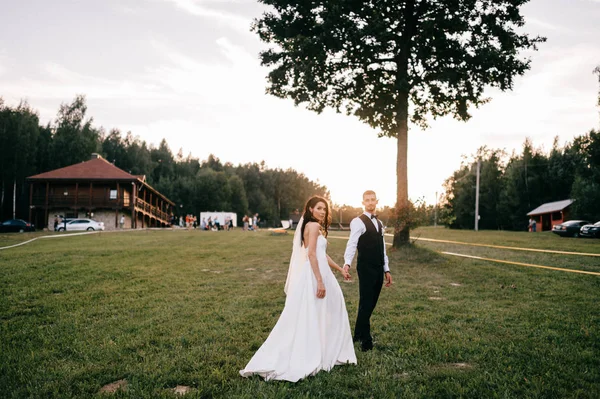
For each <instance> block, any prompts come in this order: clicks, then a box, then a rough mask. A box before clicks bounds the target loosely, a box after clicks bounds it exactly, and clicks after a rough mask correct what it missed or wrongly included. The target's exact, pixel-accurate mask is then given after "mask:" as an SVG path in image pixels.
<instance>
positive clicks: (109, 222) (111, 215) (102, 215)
mask: <svg viewBox="0 0 600 399" xmlns="http://www.w3.org/2000/svg"><path fill="white" fill-rule="evenodd" d="M93 214H94V215H93V216H92V217H91V218H90V217H88V216H87V212H86V211H78V212H76V211H73V210H68V209H54V210H52V213H51V214H48V225H47V226H45V227H48V230H50V231H52V230H54V217H55V215H69V216H70V217H77V218H82V219H93V220H95V221H97V222H102V223H104V229H105V230H117V229H119V227H118V226H119V224H118V221H119V220H120V219H121V215H125V224H124V225H123V229H131V215H130V214H129V212H119V216H118V218H117V227H115V211H108V210H102V211H96V212H93ZM59 220H60V218H59ZM138 225H139V224H138ZM59 227H60V225H59Z"/></svg>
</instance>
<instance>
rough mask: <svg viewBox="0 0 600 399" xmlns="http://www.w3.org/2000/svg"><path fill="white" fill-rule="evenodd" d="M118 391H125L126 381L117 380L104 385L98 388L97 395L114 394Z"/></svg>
mask: <svg viewBox="0 0 600 399" xmlns="http://www.w3.org/2000/svg"><path fill="white" fill-rule="evenodd" d="M119 389H121V390H123V391H125V390H127V380H119V381H115V382H111V383H110V384H106V385H105V386H103V387H102V388H100V392H99V393H115V392H117V391H118V390H119Z"/></svg>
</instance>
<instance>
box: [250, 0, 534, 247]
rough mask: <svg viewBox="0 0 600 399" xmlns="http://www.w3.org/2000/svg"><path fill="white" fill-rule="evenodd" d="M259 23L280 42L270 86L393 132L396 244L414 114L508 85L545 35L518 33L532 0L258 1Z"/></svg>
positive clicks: (451, 107) (452, 109) (458, 107)
mask: <svg viewBox="0 0 600 399" xmlns="http://www.w3.org/2000/svg"><path fill="white" fill-rule="evenodd" d="M260 1H261V2H262V3H264V4H266V5H268V6H270V11H268V12H265V13H264V14H263V15H262V16H261V18H260V19H258V20H257V21H255V24H254V28H253V29H254V30H255V31H256V32H257V33H258V35H259V36H260V38H261V39H262V40H263V41H265V42H267V43H270V44H274V45H275V47H273V48H270V49H268V50H266V51H263V52H262V53H261V54H260V56H261V61H262V64H263V65H265V66H268V67H271V68H272V69H271V71H270V73H269V75H268V81H269V82H268V87H267V92H268V93H270V94H272V95H275V96H278V97H281V98H287V97H289V98H291V99H293V100H294V102H295V103H296V104H301V103H305V104H306V105H307V108H308V109H310V110H313V111H316V112H321V111H323V110H324V109H325V108H327V107H331V108H333V109H335V110H336V111H338V112H341V111H342V110H344V111H345V112H346V113H347V114H349V115H355V116H356V117H358V118H359V120H361V121H363V122H365V123H367V124H369V125H370V126H371V127H372V128H374V129H376V130H377V131H378V134H379V135H380V136H388V137H396V138H397V147H398V148H397V150H398V154H397V159H398V160H397V202H396V212H397V214H398V215H399V216H400V217H398V218H397V220H398V222H397V223H396V226H395V231H394V246H395V247H397V246H399V245H401V244H405V243H408V239H409V228H408V226H409V223H407V221H408V220H407V218H408V209H409V203H408V179H407V162H406V160H407V152H408V122H409V120H410V122H412V123H413V124H415V125H416V126H420V127H426V126H427V119H428V118H430V117H433V118H436V117H439V116H444V115H452V116H454V117H455V118H457V119H459V120H465V121H466V120H468V119H469V117H470V114H469V108H470V107H473V106H475V107H477V106H479V105H481V104H483V103H485V102H486V101H488V99H487V98H485V97H484V96H483V90H484V88H485V87H488V86H492V87H497V88H499V89H501V90H508V89H511V88H512V86H513V79H514V77H515V76H517V75H522V74H523V73H524V72H525V71H526V70H527V69H529V65H530V61H529V59H524V58H522V57H520V54H519V52H520V51H522V50H526V49H536V43H538V42H542V41H544V40H545V39H544V38H541V37H533V38H532V37H529V36H528V35H527V34H524V33H522V32H521V30H522V27H523V25H524V19H523V16H522V15H521V13H520V7H521V6H522V5H523V4H525V3H527V1H528V0H461V1H459V0H438V1H434V0H407V1H398V0H311V1H306V0H292V1H290V0H260Z"/></svg>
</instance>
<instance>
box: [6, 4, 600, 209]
mask: <svg viewBox="0 0 600 399" xmlns="http://www.w3.org/2000/svg"><path fill="white" fill-rule="evenodd" d="M0 10H1V12H0V97H2V98H3V99H4V101H5V103H7V104H8V105H11V106H16V105H17V104H18V103H19V101H21V100H26V101H27V102H28V103H29V104H30V105H31V107H32V108H34V109H36V110H38V111H39V115H40V121H41V123H42V124H44V125H45V124H46V123H48V122H51V121H53V120H55V118H56V114H57V112H58V108H59V106H60V104H62V103H70V102H72V101H73V99H74V98H75V96H76V95H77V94H84V95H85V96H86V99H87V105H88V116H92V117H93V118H94V126H96V127H100V126H101V127H103V128H104V129H105V130H106V131H109V130H110V129H113V128H117V129H119V130H120V131H121V132H122V133H123V134H126V133H127V132H128V131H131V133H132V134H133V135H134V136H138V137H139V138H140V139H141V140H144V141H146V142H147V143H149V144H154V145H158V143H159V142H160V141H161V140H162V139H163V138H165V139H166V140H167V142H168V143H169V146H170V148H171V150H172V151H173V153H174V154H176V153H177V152H178V151H179V149H182V151H183V154H184V155H188V154H191V155H192V156H193V157H197V158H199V159H200V160H203V159H206V158H207V157H208V155H209V154H214V155H215V156H217V157H218V158H220V159H221V161H222V162H231V163H233V164H235V165H237V164H240V163H247V162H261V161H263V160H264V161H265V163H266V166H267V167H269V168H282V169H288V168H292V169H295V170H297V171H298V172H301V173H304V174H305V175H306V176H307V177H308V178H309V179H311V180H313V181H318V182H319V183H320V184H323V185H325V186H327V188H328V189H329V190H330V193H331V199H332V202H333V203H334V204H347V205H352V206H360V203H361V195H362V192H364V191H365V190H367V189H371V190H375V191H376V192H377V195H378V197H379V200H380V201H379V204H380V205H390V206H393V204H394V203H395V201H396V140H395V139H391V138H378V137H377V132H376V131H374V130H373V129H371V128H370V127H369V126H367V125H365V124H363V123H361V122H360V121H359V120H358V119H356V118H355V117H353V116H346V115H345V114H336V113H335V112H333V111H331V110H327V111H325V112H323V113H322V114H316V113H314V112H311V111H308V110H306V109H304V108H303V107H295V106H294V105H293V102H292V101H291V100H284V99H279V98H276V97H273V96H269V95H267V94H265V87H266V84H267V81H266V75H267V73H268V69H267V68H264V67H261V66H260V62H259V58H258V54H259V52H260V51H261V50H264V49H266V48H267V44H265V43H262V42H260V41H259V39H258V37H257V35H256V34H255V33H253V32H251V31H250V30H249V26H250V24H251V22H252V20H253V19H254V18H258V17H260V15H261V14H262V12H264V11H265V8H264V6H263V5H261V4H259V3H257V2H256V1H254V0H103V1H93V0H79V1H77V0H53V1H47V0H20V1H12V0H0ZM522 12H523V15H524V16H525V20H526V27H525V29H526V32H528V33H530V34H532V35H542V36H545V37H547V39H548V40H547V42H546V43H542V44H540V45H539V51H538V52H532V53H527V54H524V56H527V57H530V58H531V60H532V68H531V70H529V71H528V72H527V73H526V74H525V76H523V77H519V78H517V79H516V81H515V87H514V90H512V91H510V92H500V91H497V90H489V89H488V90H487V91H486V92H485V95H486V96H489V97H490V98H491V102H490V103H488V104H486V105H484V106H482V107H481V108H479V109H474V110H472V115H473V117H472V118H471V120H469V121H468V122H466V123H465V122H458V121H455V120H453V119H452V118H451V117H444V118H440V119H438V120H435V121H430V128H429V129H427V130H421V129H419V128H418V127H416V126H409V129H410V130H409V139H408V140H409V141H408V147H409V154H408V186H409V189H408V190H409V197H410V199H411V200H413V201H417V200H420V199H421V200H424V201H426V202H427V203H429V204H433V203H435V201H436V193H437V195H438V196H439V195H440V194H441V193H442V192H443V190H444V189H443V183H444V180H445V179H447V178H448V177H450V176H451V175H452V173H453V172H454V171H455V170H457V169H458V168H459V167H460V165H461V162H462V161H463V158H464V157H463V156H467V157H468V156H470V155H472V154H474V153H475V152H476V151H477V149H478V148H480V147H482V146H487V147H488V148H497V149H504V150H506V151H507V152H508V153H509V154H510V153H512V151H516V152H517V153H518V152H520V151H521V149H522V145H523V142H524V141H525V139H526V138H530V139H531V140H532V142H533V144H534V146H535V147H539V148H542V149H543V150H544V151H549V150H550V149H551V147H552V143H553V141H554V138H555V137H556V136H558V137H559V143H560V144H561V145H562V144H564V143H567V142H569V141H571V140H572V138H573V137H576V136H579V135H583V134H585V133H587V132H588V131H589V130H590V129H592V128H598V126H599V123H600V122H599V121H600V118H599V113H598V111H599V110H598V108H597V107H596V103H597V96H598V89H599V84H598V76H597V75H594V74H593V73H592V71H593V70H594V68H595V67H596V66H597V65H600V24H599V23H598V21H600V0H532V1H530V2H529V3H527V4H526V5H525V6H524V7H523V9H522ZM315 149H318V150H315Z"/></svg>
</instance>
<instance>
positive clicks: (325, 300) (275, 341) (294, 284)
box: [240, 196, 356, 382]
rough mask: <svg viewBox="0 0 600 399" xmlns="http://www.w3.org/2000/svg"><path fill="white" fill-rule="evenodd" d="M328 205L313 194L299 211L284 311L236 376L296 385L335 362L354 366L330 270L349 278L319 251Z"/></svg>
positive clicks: (322, 248)
mask: <svg viewBox="0 0 600 399" xmlns="http://www.w3.org/2000/svg"><path fill="white" fill-rule="evenodd" d="M330 222H331V216H330V212H329V204H328V203H327V200H325V199H324V198H322V197H319V196H314V197H312V198H310V199H309V200H308V202H307V203H306V206H305V207H304V214H303V216H302V218H301V219H300V222H299V223H298V227H297V228H296V233H295V234H294V241H293V247H292V257H291V260H290V267H289V271H288V276H287V281H286V283H285V289H284V291H285V293H286V295H287V298H286V300H285V307H284V308H283V311H282V312H281V316H280V317H279V320H278V321H277V324H275V327H273V330H272V331H271V333H270V334H269V336H268V337H267V340H266V341H265V342H264V343H263V345H262V346H261V347H260V348H259V349H258V351H257V352H256V353H255V354H254V356H253V357H252V359H250V362H248V364H247V365H246V368H244V369H243V370H240V374H241V375H242V377H249V376H251V375H253V374H258V375H260V376H261V377H263V378H264V379H265V380H272V379H273V380H286V381H291V382H296V381H298V380H300V379H302V378H304V377H306V376H309V375H314V374H316V373H317V372H319V371H320V370H326V371H329V370H331V369H332V368H333V366H335V365H338V364H347V363H352V364H356V354H355V353H354V345H353V343H352V334H351V333H350V323H349V322H348V313H347V312H346V304H345V302H344V295H343V294H342V290H341V288H340V285H339V283H338V282H337V280H336V278H335V276H334V274H333V272H332V271H331V269H335V270H337V271H339V272H340V273H341V274H342V275H343V276H344V278H345V279H349V278H350V275H349V274H348V273H347V272H345V271H344V270H343V269H342V268H341V267H340V266H338V265H337V264H336V263H335V262H334V261H333V260H332V259H331V258H330V257H329V255H327V253H326V252H325V251H326V249H327V239H326V237H327V228H328V227H329V224H330Z"/></svg>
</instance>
